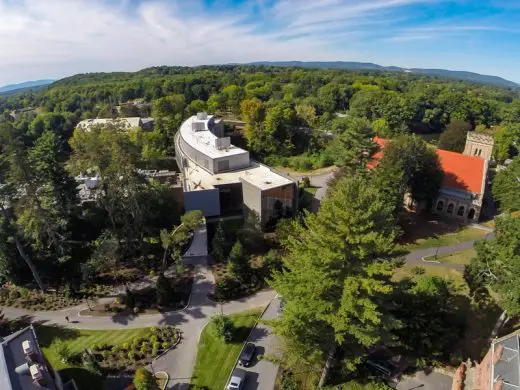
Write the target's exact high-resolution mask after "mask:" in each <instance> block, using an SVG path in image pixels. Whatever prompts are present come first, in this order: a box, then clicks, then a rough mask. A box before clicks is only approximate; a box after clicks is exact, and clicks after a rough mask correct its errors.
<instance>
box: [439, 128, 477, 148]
mask: <svg viewBox="0 0 520 390" xmlns="http://www.w3.org/2000/svg"><path fill="white" fill-rule="evenodd" d="M468 131H471V125H470V124H469V123H468V122H464V121H462V120H454V121H452V122H450V124H449V125H448V127H447V128H446V130H444V131H443V132H442V134H441V137H440V138H439V148H441V149H444V150H451V151H452V152H458V153H462V152H463V151H464V146H465V145H466V134H468Z"/></svg>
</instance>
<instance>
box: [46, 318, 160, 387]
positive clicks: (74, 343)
mask: <svg viewBox="0 0 520 390" xmlns="http://www.w3.org/2000/svg"><path fill="white" fill-rule="evenodd" d="M149 332H150V330H149V329H148V328H141V329H128V330H76V329H64V328H59V327H53V326H36V334H37V335H38V340H39V343H40V347H41V348H42V350H43V353H44V354H45V356H46V357H47V359H48V360H49V362H50V363H51V364H52V366H53V367H54V369H56V370H58V371H59V372H60V375H61V377H62V379H63V380H64V382H65V381H67V380H68V379H70V378H74V379H75V380H76V384H77V385H78V386H79V388H80V390H90V389H102V388H103V385H102V382H103V378H102V377H100V376H99V375H96V374H94V373H92V372H90V371H87V370H85V369H84V368H83V367H77V366H70V365H68V364H64V363H62V362H61V360H60V358H59V357H58V356H57V355H56V353H55V351H54V348H53V346H52V345H53V343H54V342H55V341H56V340H63V341H65V342H66V343H67V344H68V346H69V348H70V350H71V352H72V353H79V352H82V351H83V350H84V349H85V348H87V347H89V346H92V345H95V344H102V343H106V344H111V345H120V344H123V343H126V342H129V341H130V340H132V339H133V338H134V337H136V336H140V337H145V336H147V335H148V334H149Z"/></svg>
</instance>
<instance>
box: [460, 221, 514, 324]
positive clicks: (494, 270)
mask: <svg viewBox="0 0 520 390" xmlns="http://www.w3.org/2000/svg"><path fill="white" fill-rule="evenodd" d="M495 236H496V237H495V238H493V239H488V240H481V241H477V243H476V244H475V249H476V250H477V256H476V257H475V258H474V259H472V261H471V264H470V265H469V273H470V275H471V277H472V279H473V280H474V281H475V282H476V283H484V284H487V285H489V286H490V287H491V288H492V290H493V291H494V292H496V293H497V295H498V303H499V305H500V306H501V307H502V309H504V310H506V311H507V312H508V315H509V316H515V315H518V314H520V219H519V218H514V217H512V216H509V215H504V216H501V217H499V218H497V219H496V227H495Z"/></svg>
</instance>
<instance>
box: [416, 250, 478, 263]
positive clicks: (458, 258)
mask: <svg viewBox="0 0 520 390" xmlns="http://www.w3.org/2000/svg"><path fill="white" fill-rule="evenodd" d="M476 255H477V252H476V251H475V249H474V248H470V249H466V250H464V251H459V252H453V253H449V254H446V255H438V256H437V257H435V256H428V257H426V258H425V260H428V261H438V262H441V263H451V264H469V263H470V262H471V259H472V258H474V257H475V256H476Z"/></svg>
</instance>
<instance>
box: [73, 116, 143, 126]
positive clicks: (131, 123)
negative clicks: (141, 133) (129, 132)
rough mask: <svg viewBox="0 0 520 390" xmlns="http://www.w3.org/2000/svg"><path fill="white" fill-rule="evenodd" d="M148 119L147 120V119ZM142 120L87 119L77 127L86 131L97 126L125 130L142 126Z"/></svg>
mask: <svg viewBox="0 0 520 390" xmlns="http://www.w3.org/2000/svg"><path fill="white" fill-rule="evenodd" d="M145 119H147V118H145ZM141 122H142V119H141V118H140V117H138V116H135V117H129V118H96V119H85V120H82V121H81V122H79V123H78V126H77V127H82V128H84V129H90V128H91V127H92V126H96V125H107V124H113V125H121V126H122V127H123V128H125V129H131V128H135V127H139V126H140V125H141Z"/></svg>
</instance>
